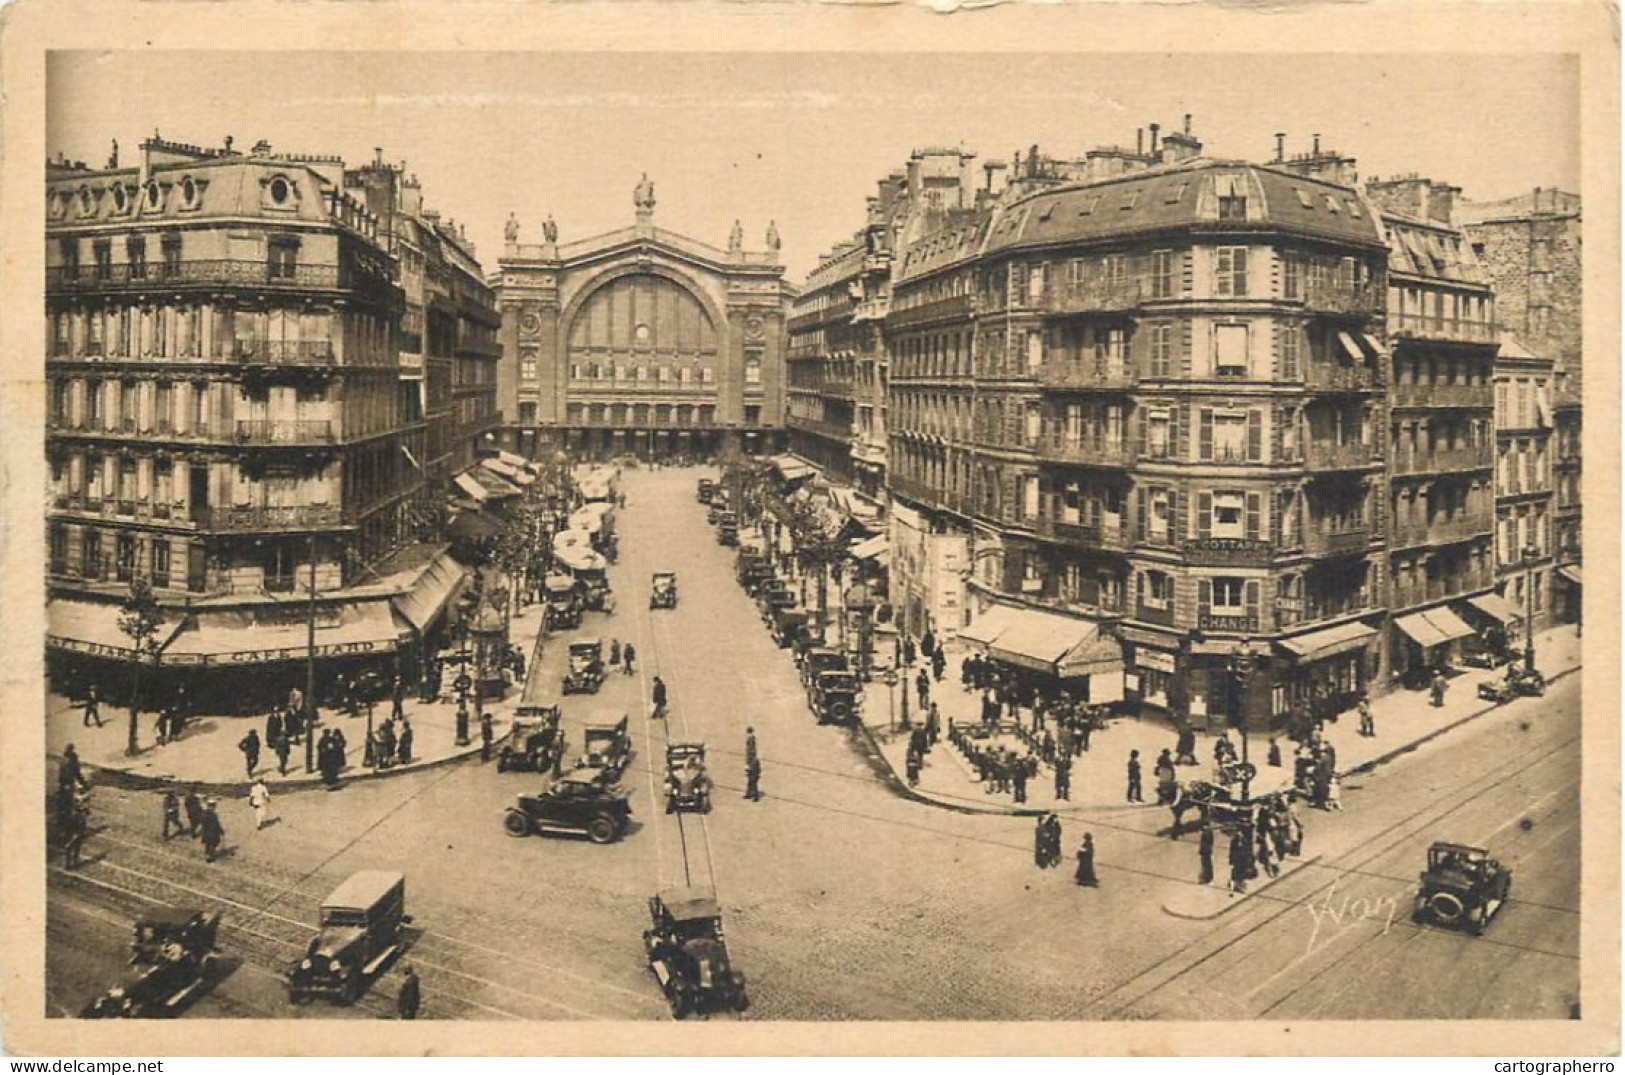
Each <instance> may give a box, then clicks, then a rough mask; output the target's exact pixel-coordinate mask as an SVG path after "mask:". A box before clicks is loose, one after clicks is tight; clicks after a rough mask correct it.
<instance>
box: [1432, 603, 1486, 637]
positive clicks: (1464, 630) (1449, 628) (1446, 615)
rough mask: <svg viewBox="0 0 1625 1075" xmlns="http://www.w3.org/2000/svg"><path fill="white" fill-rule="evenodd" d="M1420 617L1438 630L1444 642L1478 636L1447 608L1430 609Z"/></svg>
mask: <svg viewBox="0 0 1625 1075" xmlns="http://www.w3.org/2000/svg"><path fill="white" fill-rule="evenodd" d="M1422 615H1424V616H1426V617H1427V618H1428V622H1429V623H1431V624H1433V626H1434V627H1435V628H1437V629H1438V631H1439V634H1441V635H1442V636H1444V640H1445V641H1446V642H1454V641H1455V640H1456V639H1458V638H1471V637H1472V636H1473V635H1476V634H1478V632H1477V631H1475V630H1474V629H1473V628H1472V627H1470V626H1468V625H1467V623H1466V621H1464V620H1463V619H1462V618H1461V617H1460V616H1458V615H1456V614H1455V613H1454V612H1451V611H1450V610H1449V609H1448V608H1443V607H1440V608H1430V609H1428V610H1427V611H1426V612H1424V613H1422Z"/></svg>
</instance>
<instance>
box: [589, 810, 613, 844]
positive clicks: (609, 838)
mask: <svg viewBox="0 0 1625 1075" xmlns="http://www.w3.org/2000/svg"><path fill="white" fill-rule="evenodd" d="M587 839H589V840H591V841H592V842H593V843H595V844H607V843H612V842H613V841H614V840H615V821H614V819H613V818H608V817H605V816H604V815H602V814H600V815H598V816H597V817H595V818H593V819H592V820H591V821H589V822H588V823H587Z"/></svg>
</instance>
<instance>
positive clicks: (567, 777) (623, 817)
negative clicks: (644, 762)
mask: <svg viewBox="0 0 1625 1075" xmlns="http://www.w3.org/2000/svg"><path fill="white" fill-rule="evenodd" d="M631 823H632V803H631V801H630V800H629V799H628V798H627V796H626V793H625V792H623V791H621V790H619V789H618V788H613V787H605V786H604V785H603V784H602V783H601V782H600V781H599V780H598V779H597V778H596V774H595V773H593V772H592V771H590V770H589V771H572V772H568V773H565V774H564V775H563V776H562V777H560V778H559V779H558V780H555V781H554V782H553V786H552V787H550V788H548V789H547V790H546V791H543V792H540V793H538V794H534V795H523V794H522V795H520V796H519V797H518V800H517V801H516V803H515V804H514V805H513V806H510V807H509V808H508V812H507V813H506V814H504V815H503V818H502V827H503V829H504V830H505V831H506V832H507V833H508V835H509V836H529V835H531V834H532V833H543V832H552V833H561V832H562V833H573V834H579V835H584V836H586V837H587V839H589V840H591V841H592V842H593V843H595V844H607V843H613V842H614V841H616V840H619V839H620V838H621V837H623V836H625V835H626V831H627V829H628V828H629V827H630V826H631Z"/></svg>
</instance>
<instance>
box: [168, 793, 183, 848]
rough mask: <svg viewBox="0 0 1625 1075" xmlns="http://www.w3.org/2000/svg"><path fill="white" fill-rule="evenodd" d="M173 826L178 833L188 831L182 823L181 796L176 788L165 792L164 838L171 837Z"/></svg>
mask: <svg viewBox="0 0 1625 1075" xmlns="http://www.w3.org/2000/svg"><path fill="white" fill-rule="evenodd" d="M171 828H173V829H174V830H175V834H176V835H180V834H182V833H184V832H185V831H186V826H185V825H183V824H181V797H180V796H179V795H178V794H176V792H175V789H174V788H170V789H168V790H167V791H165V792H164V839H166V840H167V839H169V836H170V832H169V830H170V829H171Z"/></svg>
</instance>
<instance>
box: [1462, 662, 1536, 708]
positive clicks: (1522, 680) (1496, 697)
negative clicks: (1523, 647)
mask: <svg viewBox="0 0 1625 1075" xmlns="http://www.w3.org/2000/svg"><path fill="white" fill-rule="evenodd" d="M1545 693H1546V677H1545V676H1544V675H1542V674H1541V673H1540V672H1539V671H1538V670H1535V671H1526V670H1525V669H1524V667H1523V665H1522V664H1517V663H1514V664H1509V665H1507V672H1506V677H1505V678H1504V679H1488V680H1485V681H1484V682H1483V683H1480V684H1479V685H1478V696H1479V697H1480V698H1483V699H1485V700H1486V701H1491V702H1497V703H1500V702H1510V701H1512V699H1514V698H1519V697H1539V696H1540V695H1543V694H1545Z"/></svg>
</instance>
